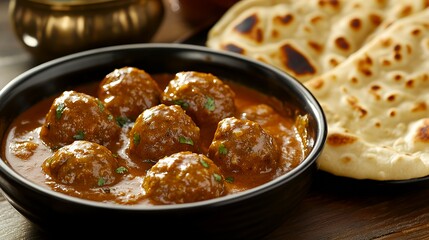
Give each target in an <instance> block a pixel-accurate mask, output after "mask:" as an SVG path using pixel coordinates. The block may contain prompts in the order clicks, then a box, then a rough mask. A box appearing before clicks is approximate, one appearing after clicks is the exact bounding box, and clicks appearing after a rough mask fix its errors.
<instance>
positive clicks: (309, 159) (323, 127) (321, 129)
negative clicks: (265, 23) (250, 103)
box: [0, 43, 327, 211]
mask: <svg viewBox="0 0 429 240" xmlns="http://www.w3.org/2000/svg"><path fill="white" fill-rule="evenodd" d="M148 48H150V49H153V48H160V49H171V50H174V49H180V50H186V51H191V52H198V53H205V54H209V55H221V56H224V57H228V58H233V59H236V60H239V61H245V62H247V63H249V64H252V65H258V66H259V67H262V68H265V69H267V70H269V71H271V72H274V73H275V74H276V75H279V76H281V78H283V79H286V80H287V81H294V83H292V84H294V85H295V87H296V88H298V89H299V90H300V91H299V92H300V94H302V95H303V96H302V97H303V98H304V99H305V100H306V102H307V103H308V104H309V109H311V112H312V113H314V115H315V121H316V122H317V126H318V127H317V131H315V136H316V137H315V140H314V142H313V147H312V149H311V151H310V152H309V153H308V154H307V156H306V157H305V158H304V160H303V161H302V162H301V163H300V164H298V166H296V167H295V168H293V169H292V170H290V171H288V172H286V173H284V174H282V175H280V176H278V177H276V178H275V179H272V180H270V181H269V182H267V183H264V184H262V185H260V186H257V187H254V188H251V189H248V190H245V191H242V192H237V193H234V194H229V195H226V196H221V197H217V198H214V199H209V200H204V201H199V202H192V203H181V204H171V205H146V204H137V205H122V204H115V203H105V202H97V201H91V200H86V199H81V198H77V197H72V196H69V195H66V194H63V193H59V192H55V191H54V190H51V189H48V188H46V187H43V186H41V185H38V184H37V183H34V182H32V181H30V180H29V179H27V178H25V177H24V176H22V175H20V174H19V173H18V172H16V171H15V170H14V169H13V168H12V167H11V166H9V165H8V164H7V163H6V162H5V160H3V159H2V158H1V156H0V171H1V172H2V173H3V174H5V175H7V176H8V177H10V178H12V179H14V180H15V181H16V182H17V183H19V184H21V185H23V186H26V187H27V188H29V189H32V190H34V191H37V192H39V193H41V194H43V195H46V196H48V195H49V196H52V197H54V198H57V199H60V200H62V201H69V202H72V203H75V204H81V205H86V206H89V207H94V208H103V209H115V210H121V211H124V210H125V211H136V210H140V211H160V210H166V211H167V210H172V209H176V210H177V209H191V208H200V207H213V206H219V205H227V204H230V203H233V202H239V201H243V200H245V199H248V198H253V197H255V196H258V195H261V194H264V193H265V192H268V191H270V190H272V189H275V188H278V187H280V186H281V185H282V184H285V183H286V182H288V181H290V180H292V179H293V178H295V177H297V176H298V175H299V174H300V173H302V172H304V171H305V170H306V169H308V168H310V167H311V166H312V165H313V164H315V163H316V160H317V158H318V157H319V155H320V154H321V152H322V150H323V147H324V144H325V141H326V138H327V122H326V117H325V115H324V112H323V109H322V107H321V105H320V104H319V102H318V101H317V100H316V98H315V97H314V96H313V94H312V93H311V92H310V91H309V90H308V89H307V88H306V87H305V86H304V85H303V84H302V83H301V82H299V81H298V80H296V79H295V78H293V77H292V76H291V75H289V74H287V73H286V72H284V71H281V70H279V69H278V68H275V67H273V66H271V65H268V64H266V63H263V62H260V61H257V60H253V59H250V58H247V57H245V56H243V55H240V54H238V53H233V52H228V51H223V50H221V51H218V50H214V49H210V48H208V47H205V46H199V45H192V44H184V43H135V44H122V45H116V46H108V47H101V48H95V49H91V50H86V51H81V52H78V53H73V54H69V55H66V56H63V57H59V58H56V59H53V60H49V61H47V62H45V63H42V64H39V65H37V66H35V67H33V68H30V69H29V70H27V71H25V72H23V73H21V74H20V75H18V76H17V77H15V78H14V79H12V80H11V81H10V82H8V83H7V84H6V85H5V86H4V87H3V88H2V89H0V99H1V98H3V96H5V95H7V94H8V93H9V92H10V91H12V90H13V89H14V88H15V87H17V86H19V85H20V84H22V83H25V82H26V81H27V79H29V78H31V76H32V75H33V74H35V73H38V72H40V71H43V70H44V69H48V68H51V67H53V66H56V65H61V64H64V63H67V62H69V61H73V60H78V59H80V58H85V57H86V56H91V55H97V54H103V53H107V52H115V51H132V50H133V49H140V50H141V49H148ZM4 137H6V136H3V138H4Z"/></svg>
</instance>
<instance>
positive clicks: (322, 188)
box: [0, 0, 429, 240]
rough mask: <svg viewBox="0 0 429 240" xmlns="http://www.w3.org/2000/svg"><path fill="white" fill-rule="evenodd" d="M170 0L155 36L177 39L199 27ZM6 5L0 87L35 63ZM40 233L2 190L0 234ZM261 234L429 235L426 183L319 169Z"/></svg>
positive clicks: (2, 7) (1, 8)
mask: <svg viewBox="0 0 429 240" xmlns="http://www.w3.org/2000/svg"><path fill="white" fill-rule="evenodd" d="M173 2H174V0H166V6H167V17H166V22H165V23H164V24H163V25H162V26H161V28H160V30H159V32H158V33H157V35H156V36H155V37H154V39H153V40H152V41H153V42H180V41H182V40H183V39H186V38H187V37H189V36H191V35H192V34H193V33H194V32H195V30H198V28H199V27H202V26H201V25H199V26H197V25H189V24H187V23H186V22H184V21H183V18H181V15H180V14H181V13H180V11H172V10H171V8H169V6H170V3H173ZM7 6H8V1H6V0H0V87H4V86H5V85H6V84H7V83H8V82H9V81H10V80H12V79H13V78H14V77H16V76H17V75H19V74H21V73H22V72H24V71H26V70H28V69H29V68H31V67H33V66H35V65H36V64H37V63H36V62H35V61H34V60H33V59H32V57H31V56H30V55H29V54H28V53H27V52H26V51H25V50H24V48H23V47H22V46H21V44H20V43H19V42H18V41H17V39H16V38H15V36H14V35H13V31H12V28H11V24H10V22H9V19H8V14H7ZM171 23H174V24H175V27H174V29H172V28H170V27H169V26H171V25H170V24H171ZM204 24H206V23H204ZM44 238H45V237H44V234H43V232H41V231H40V230H38V229H37V227H35V226H34V225H32V224H31V223H30V222H29V221H28V220H26V219H25V218H24V217H23V216H22V215H20V214H19V213H18V212H17V211H16V210H15V209H14V208H13V207H12V206H11V205H10V204H9V203H8V202H7V201H6V200H5V199H4V197H3V196H2V195H1V194H0V239H3V240H9V239H44ZM265 239H266V240H271V239H429V184H426V183H424V184H413V185H409V184H408V185H404V184H402V185H400V184H378V183H374V182H369V183H368V182H361V181H353V180H349V179H341V178H337V177H332V176H329V175H326V174H324V173H319V174H318V176H317V177H316V182H315V184H314V186H313V188H312V189H311V191H310V193H309V194H308V196H307V197H306V198H305V199H304V201H303V202H302V203H301V204H300V205H299V206H298V207H297V209H296V211H295V213H294V214H293V215H292V216H291V217H290V218H289V219H288V220H287V221H286V222H284V223H283V224H282V225H281V226H280V227H279V228H277V229H276V230H275V231H274V232H272V233H271V234H269V235H268V236H266V238H265Z"/></svg>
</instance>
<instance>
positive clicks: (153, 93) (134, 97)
mask: <svg viewBox="0 0 429 240" xmlns="http://www.w3.org/2000/svg"><path fill="white" fill-rule="evenodd" d="M161 92H162V90H161V89H160V88H159V86H158V84H157V82H156V81H155V80H154V79H153V78H152V77H151V75H149V74H148V73H146V72H145V71H144V70H141V69H138V68H134V67H123V68H120V69H115V70H114V71H113V72H111V73H109V74H108V75H106V77H105V78H104V79H103V80H102V81H101V83H100V85H99V88H98V98H99V99H100V100H101V101H102V102H103V103H104V105H105V106H106V108H107V109H109V110H110V111H111V112H112V114H113V115H114V116H115V117H122V118H126V119H129V120H131V121H134V120H135V119H136V118H137V116H138V115H140V113H142V112H143V111H144V110H146V109H148V108H151V107H153V106H155V105H158V104H159V103H160V97H161Z"/></svg>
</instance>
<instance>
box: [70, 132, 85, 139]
mask: <svg viewBox="0 0 429 240" xmlns="http://www.w3.org/2000/svg"><path fill="white" fill-rule="evenodd" d="M73 138H74V139H75V140H83V139H85V132H84V131H82V130H79V131H77V133H76V135H74V136H73Z"/></svg>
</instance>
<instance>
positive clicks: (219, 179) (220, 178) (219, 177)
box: [213, 173, 222, 182]
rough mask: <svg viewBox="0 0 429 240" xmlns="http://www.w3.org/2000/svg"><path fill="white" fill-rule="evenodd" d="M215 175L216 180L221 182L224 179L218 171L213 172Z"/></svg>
mask: <svg viewBox="0 0 429 240" xmlns="http://www.w3.org/2000/svg"><path fill="white" fill-rule="evenodd" d="M213 177H214V179H215V180H216V182H221V181H222V176H221V175H219V174H217V173H213Z"/></svg>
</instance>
